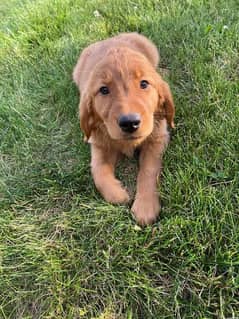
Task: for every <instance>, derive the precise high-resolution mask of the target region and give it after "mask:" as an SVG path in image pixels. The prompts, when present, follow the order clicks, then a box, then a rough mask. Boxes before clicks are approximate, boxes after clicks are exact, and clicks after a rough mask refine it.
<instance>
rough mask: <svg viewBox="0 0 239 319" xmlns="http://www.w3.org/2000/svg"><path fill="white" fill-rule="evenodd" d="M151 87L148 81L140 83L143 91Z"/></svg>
mask: <svg viewBox="0 0 239 319" xmlns="http://www.w3.org/2000/svg"><path fill="white" fill-rule="evenodd" d="M148 85H149V82H148V81H147V80H142V81H140V87H141V89H146V88H147V87H148Z"/></svg>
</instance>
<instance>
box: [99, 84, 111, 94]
mask: <svg viewBox="0 0 239 319" xmlns="http://www.w3.org/2000/svg"><path fill="white" fill-rule="evenodd" d="M100 93H101V94H102V95H107V94H109V93H110V90H109V88H108V87H107V86H102V87H101V88H100Z"/></svg>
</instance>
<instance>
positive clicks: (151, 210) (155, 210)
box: [131, 195, 160, 226]
mask: <svg viewBox="0 0 239 319" xmlns="http://www.w3.org/2000/svg"><path fill="white" fill-rule="evenodd" d="M131 211H132V212H133V214H134V216H135V219H136V221H137V223H138V224H140V225H142V226H143V225H149V224H152V223H153V222H155V220H156V219H157V217H158V215H159V212H160V203H159V198H158V196H157V195H155V196H146V197H144V196H138V197H136V199H135V201H134V203H133V206H132V207H131Z"/></svg>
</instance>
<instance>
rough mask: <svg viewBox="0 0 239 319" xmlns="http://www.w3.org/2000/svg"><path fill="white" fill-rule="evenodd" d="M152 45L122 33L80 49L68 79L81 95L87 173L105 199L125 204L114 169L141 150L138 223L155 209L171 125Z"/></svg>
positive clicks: (168, 94) (171, 113) (152, 216)
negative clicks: (121, 159)
mask: <svg viewBox="0 0 239 319" xmlns="http://www.w3.org/2000/svg"><path fill="white" fill-rule="evenodd" d="M158 62H159V54H158V51H157V48H156V47H155V45H154V44H153V43H152V42H151V41H150V40H148V39H147V38H146V37H144V36H142V35H139V34H137V33H123V34H120V35H118V36H115V37H113V38H110V39H106V40H103V41H99V42H96V43H94V44H91V45H90V46H88V47H87V48H85V49H84V50H83V52H82V53H81V56H80V58H79V60H78V62H77V65H76V66H75V69H74V72H73V79H74V81H75V83H76V84H77V86H78V88H79V91H80V95H81V98H80V106H79V108H80V125H81V129H82V130H83V132H84V134H85V138H86V140H87V141H88V142H89V143H90V144H91V172H92V175H93V179H94V182H95V185H96V187H97V189H98V190H99V192H100V193H101V194H102V196H103V197H104V198H105V200H106V201H108V202H111V203H126V202H128V201H129V200H130V198H129V195H128V193H127V191H126V189H124V188H123V187H122V185H121V183H120V181H119V180H118V179H116V178H115V176H114V170H115V165H116V162H117V160H118V159H119V157H120V154H125V155H127V156H131V155H132V154H133V153H134V150H135V149H136V148H137V149H138V148H139V149H140V158H139V166H140V167H139V173H138V177H137V188H136V195H135V199H134V203H133V206H132V208H131V210H132V212H133V213H134V216H135V218H136V220H137V222H138V223H139V224H141V225H147V224H150V223H152V222H154V221H155V220H156V218H157V216H158V214H159V211H160V202H159V198H158V193H157V178H158V176H159V174H160V170H161V166H162V164H161V161H162V155H163V152H164V150H165V147H166V146H167V144H168V141H169V133H168V130H167V125H169V126H171V127H174V113H175V109H174V103H173V98H172V95H171V92H170V89H169V86H168V84H167V83H166V82H165V81H163V80H162V78H161V77H160V75H159V74H158V73H157V71H156V68H157V65H158Z"/></svg>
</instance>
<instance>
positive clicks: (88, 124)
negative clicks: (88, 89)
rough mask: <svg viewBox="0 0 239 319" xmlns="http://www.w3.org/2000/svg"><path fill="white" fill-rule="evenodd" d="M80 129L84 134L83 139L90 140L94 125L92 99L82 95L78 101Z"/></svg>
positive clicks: (85, 94)
mask: <svg viewBox="0 0 239 319" xmlns="http://www.w3.org/2000/svg"><path fill="white" fill-rule="evenodd" d="M79 108H80V127H81V129H82V131H83V132H84V134H85V139H86V140H88V139H89V138H90V134H91V130H92V128H93V125H94V114H93V109H92V97H91V96H90V95H89V94H87V93H84V94H82V96H81V99H80V105H79Z"/></svg>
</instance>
